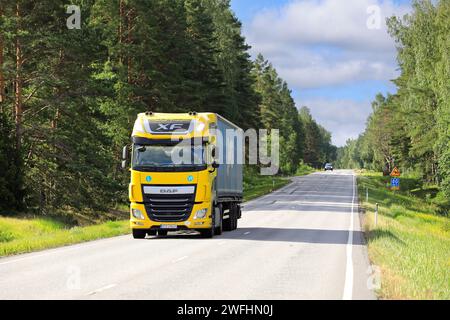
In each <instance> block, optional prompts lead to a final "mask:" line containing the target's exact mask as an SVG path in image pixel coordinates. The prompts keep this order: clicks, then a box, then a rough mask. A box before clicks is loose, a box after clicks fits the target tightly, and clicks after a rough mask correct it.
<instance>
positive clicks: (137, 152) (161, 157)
mask: <svg viewBox="0 0 450 320" xmlns="http://www.w3.org/2000/svg"><path fill="white" fill-rule="evenodd" d="M204 167H206V163H205V160H204V146H201V145H200V146H186V145H184V146H181V145H174V146H160V145H138V144H135V145H134V146H133V169H135V170H148V169H151V170H156V171H161V170H162V171H167V170H168V169H171V168H172V169H175V170H176V169H179V170H183V169H186V170H190V169H199V168H204Z"/></svg>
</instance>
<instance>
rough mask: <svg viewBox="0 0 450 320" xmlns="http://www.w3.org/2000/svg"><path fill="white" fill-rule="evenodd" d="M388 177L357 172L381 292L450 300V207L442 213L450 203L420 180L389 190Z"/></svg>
mask: <svg viewBox="0 0 450 320" xmlns="http://www.w3.org/2000/svg"><path fill="white" fill-rule="evenodd" d="M388 180H389V177H382V175H381V174H378V173H370V172H362V173H360V174H359V176H358V191H359V199H360V201H361V202H362V205H363V208H364V209H365V210H366V214H365V218H364V222H363V224H364V228H365V231H366V235H367V238H368V250H369V258H370V260H371V262H372V263H373V264H374V265H376V266H378V267H379V268H380V270H381V280H382V284H381V289H380V290H379V292H377V293H378V295H379V297H380V298H381V299H450V219H449V218H448V212H447V216H443V215H442V214H445V211H446V210H447V208H448V207H447V206H444V207H443V206H442V205H441V204H442V203H440V204H439V205H438V204H436V202H435V201H433V197H434V196H435V195H436V188H433V187H428V188H427V187H424V186H421V185H420V183H419V180H418V179H414V178H408V177H403V178H402V188H403V190H402V191H400V192H396V193H394V192H392V191H390V190H388V189H387V187H386V183H387V182H388ZM366 187H367V188H369V201H368V202H366V201H365V200H366ZM376 203H379V205H380V211H379V216H378V225H377V226H375V223H374V210H375V204H376ZM444 205H448V204H444ZM438 212H439V213H440V214H441V215H439V214H437V213H438Z"/></svg>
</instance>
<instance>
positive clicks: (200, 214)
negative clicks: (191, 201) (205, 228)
mask: <svg viewBox="0 0 450 320" xmlns="http://www.w3.org/2000/svg"><path fill="white" fill-rule="evenodd" d="M207 213H208V209H201V210H198V211H197V212H196V213H195V219H204V218H205V217H206V214H207Z"/></svg>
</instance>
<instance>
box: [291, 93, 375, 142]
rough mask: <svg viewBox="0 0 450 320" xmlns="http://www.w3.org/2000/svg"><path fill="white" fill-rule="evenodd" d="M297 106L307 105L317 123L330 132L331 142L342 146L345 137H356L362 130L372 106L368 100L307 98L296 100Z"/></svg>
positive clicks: (345, 139)
mask: <svg viewBox="0 0 450 320" xmlns="http://www.w3.org/2000/svg"><path fill="white" fill-rule="evenodd" d="M296 102H297V105H298V106H299V107H301V106H308V108H309V109H311V114H312V115H313V117H314V119H316V121H317V122H318V123H320V124H321V125H322V126H323V127H325V128H326V129H327V130H328V131H330V132H332V134H333V135H332V136H333V143H334V144H335V145H336V146H344V145H345V143H346V141H347V139H349V138H357V137H358V136H359V134H360V133H362V132H363V131H364V128H365V123H366V120H367V118H368V117H369V115H370V113H371V111H372V107H371V102H370V101H369V100H367V101H364V102H357V101H353V100H349V99H321V98H318V99H309V100H298V101H296Z"/></svg>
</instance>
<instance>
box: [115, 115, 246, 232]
mask: <svg viewBox="0 0 450 320" xmlns="http://www.w3.org/2000/svg"><path fill="white" fill-rule="evenodd" d="M239 131H241V129H240V128H239V127H237V126H236V125H234V124H233V123H231V122H230V121H228V120H226V119H225V118H223V117H221V116H220V115H218V114H215V113H196V112H190V113H186V114H167V113H152V112H147V113H142V114H139V115H138V117H137V120H136V122H135V125H134V129H133V134H132V145H131V147H130V146H126V147H124V150H123V154H122V158H123V159H122V160H123V163H122V166H123V167H124V168H128V167H129V166H128V162H129V161H131V169H130V171H131V181H130V185H129V198H130V202H131V204H130V216H131V218H130V224H131V229H132V230H133V237H134V238H135V239H143V238H145V237H146V236H147V235H149V236H156V235H158V236H165V235H167V234H168V232H170V231H182V230H193V231H198V232H200V234H201V235H202V236H203V237H206V238H211V237H213V236H214V235H220V234H221V233H222V231H232V230H235V229H236V228H237V225H238V219H240V218H241V206H240V204H241V202H242V191H243V190H242V188H243V180H242V179H243V172H242V168H243V166H242V153H243V150H242V149H243V148H242V144H241V143H239V141H238V138H237V136H238V135H237V134H236V135H234V134H233V133H238V132H239ZM130 151H131V155H130Z"/></svg>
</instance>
